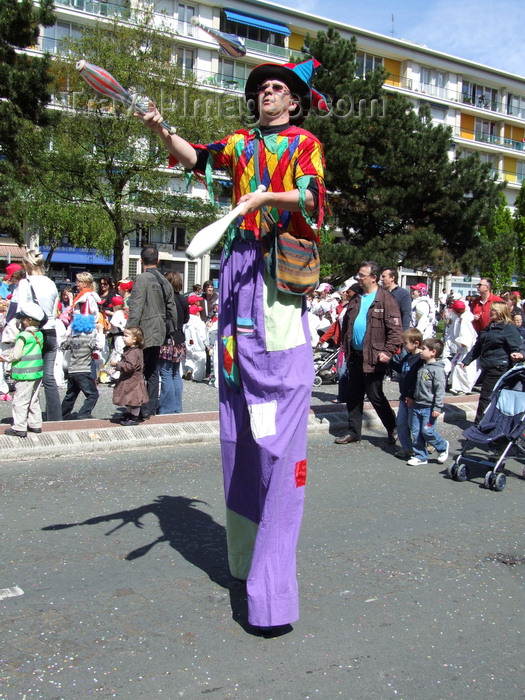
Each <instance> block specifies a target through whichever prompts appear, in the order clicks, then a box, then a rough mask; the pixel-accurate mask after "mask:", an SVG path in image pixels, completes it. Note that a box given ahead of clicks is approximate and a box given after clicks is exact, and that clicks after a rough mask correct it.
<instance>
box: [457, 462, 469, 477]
mask: <svg viewBox="0 0 525 700" xmlns="http://www.w3.org/2000/svg"><path fill="white" fill-rule="evenodd" d="M456 479H457V480H458V481H466V480H467V467H466V465H465V464H464V463H463V462H458V464H457V465H456Z"/></svg>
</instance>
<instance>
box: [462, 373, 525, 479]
mask: <svg viewBox="0 0 525 700" xmlns="http://www.w3.org/2000/svg"><path fill="white" fill-rule="evenodd" d="M524 433H525V365H516V366H515V367H512V368H511V369H509V370H508V372H506V373H505V374H504V375H503V376H502V377H501V378H500V379H499V381H498V383H497V384H496V386H495V387H494V391H493V392H492V396H491V399H490V404H489V405H488V406H487V409H486V411H485V413H484V414H483V417H482V419H481V421H480V422H479V424H478V425H473V426H471V427H470V428H467V429H466V430H465V431H464V432H463V436H464V437H465V438H467V441H466V443H465V446H464V447H463V449H462V450H461V452H460V454H459V455H458V456H457V457H456V459H455V460H454V461H453V462H452V464H451V465H450V466H449V467H448V475H449V476H450V478H451V479H454V480H455V481H466V480H467V478H468V473H467V465H466V463H467V462H468V461H471V462H478V463H479V464H481V465H485V466H488V467H490V471H488V472H487V473H486V475H485V481H484V486H485V488H487V489H492V490H494V491H503V489H504V488H505V485H506V482H507V478H506V476H505V474H504V473H503V465H504V462H505V459H506V458H507V456H508V454H509V452H510V450H511V448H512V447H513V446H514V445H515V446H516V448H517V450H518V453H525V448H524V447H523V446H522V444H521V443H522V442H523V441H525V434H524ZM472 445H477V446H478V447H481V448H484V449H485V450H490V451H492V453H493V457H492V459H481V458H479V457H470V458H469V457H467V456H466V453H467V451H468V450H469V449H470V448H471V447H472ZM498 454H499V456H498ZM524 474H525V473H524Z"/></svg>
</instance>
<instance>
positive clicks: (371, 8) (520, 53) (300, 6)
mask: <svg viewBox="0 0 525 700" xmlns="http://www.w3.org/2000/svg"><path fill="white" fill-rule="evenodd" d="M274 2H276V4H279V5H286V6H288V7H292V8H293V9H295V10H301V11H303V12H310V13H312V14H314V15H318V16H320V17H325V18H327V19H335V20H337V21H340V22H344V23H345V24H350V25H352V26H355V27H359V28H360V29H368V30H371V31H374V32H378V33H379V34H385V35H388V36H392V15H393V16H394V24H393V30H394V34H393V36H394V37H395V38H396V39H407V40H408V41H413V42H415V43H417V44H425V45H426V46H427V47H428V48H430V49H435V50H436V51H443V52H444V53H448V54H452V55H454V56H458V57H459V58H464V59H468V60H471V61H475V62H476V63H482V64H483V65H486V66H491V67H492V68H498V69H499V70H503V71H508V72H510V73H516V74H518V75H520V76H525V55H524V54H525V51H524V48H525V0H274Z"/></svg>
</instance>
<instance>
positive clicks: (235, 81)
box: [218, 56, 250, 89]
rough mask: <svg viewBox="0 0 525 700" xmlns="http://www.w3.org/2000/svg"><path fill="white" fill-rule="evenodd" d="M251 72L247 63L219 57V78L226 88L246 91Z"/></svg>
mask: <svg viewBox="0 0 525 700" xmlns="http://www.w3.org/2000/svg"><path fill="white" fill-rule="evenodd" d="M249 72H250V67H249V66H247V65H246V63H241V62H239V61H234V60H232V59H231V58H223V57H222V56H219V75H218V78H219V80H220V82H221V84H222V85H224V86H225V87H229V88H240V89H244V86H245V85H246V79H247V77H248V74H249Z"/></svg>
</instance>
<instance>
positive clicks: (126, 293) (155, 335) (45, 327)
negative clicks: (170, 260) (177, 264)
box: [0, 248, 218, 437]
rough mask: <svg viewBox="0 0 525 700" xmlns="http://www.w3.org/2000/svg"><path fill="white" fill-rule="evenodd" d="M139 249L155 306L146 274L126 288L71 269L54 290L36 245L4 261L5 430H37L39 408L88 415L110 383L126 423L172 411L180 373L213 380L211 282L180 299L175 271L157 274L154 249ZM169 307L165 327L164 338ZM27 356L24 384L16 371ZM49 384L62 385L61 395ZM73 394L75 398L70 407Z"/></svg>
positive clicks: (59, 414)
mask: <svg viewBox="0 0 525 700" xmlns="http://www.w3.org/2000/svg"><path fill="white" fill-rule="evenodd" d="M149 252H150V253H152V254H153V260H152V261H150V262H152V264H151V265H148V261H146V264H145V267H144V269H145V271H147V270H148V269H150V270H153V271H154V272H155V274H156V275H158V281H159V282H160V284H161V285H162V293H161V295H160V299H161V302H160V305H159V307H158V308H156V307H155V305H154V304H153V301H154V299H153V297H152V296H151V295H150V296H148V294H149V289H148V285H147V283H148V282H149V279H150V277H151V275H148V277H147V278H146V279H145V280H144V275H139V277H138V278H137V280H138V285H137V286H135V282H134V281H133V280H131V279H124V280H120V281H119V282H115V281H114V280H113V279H112V278H111V277H110V276H106V275H104V276H101V277H100V278H99V279H98V280H97V281H95V280H94V279H93V276H92V275H91V274H90V273H89V272H80V273H78V274H77V275H76V279H75V280H74V283H70V282H69V281H67V282H66V284H63V285H61V288H60V291H59V289H58V287H57V285H56V284H55V282H54V281H53V280H52V279H51V278H50V277H49V276H48V275H46V274H45V267H44V259H43V256H42V254H41V253H39V252H38V251H35V250H28V251H27V252H26V254H25V255H24V258H23V260H22V264H19V263H11V264H9V265H7V266H6V270H5V275H4V276H3V280H2V282H1V287H0V333H1V349H0V358H1V361H0V400H4V401H13V398H15V401H14V402H13V424H12V426H11V427H10V428H9V429H8V434H12V435H18V436H19V437H25V436H26V435H27V432H28V431H29V432H41V426H42V414H43V418H44V420H46V421H59V420H72V419H86V418H91V417H92V412H93V410H94V408H95V406H96V404H97V401H98V399H99V390H98V385H99V384H109V385H111V386H113V387H114V392H113V402H114V403H115V404H116V405H117V406H124V407H126V413H125V414H123V415H118V418H119V420H120V422H121V424H122V425H126V426H131V425H138V423H139V422H140V421H141V420H142V419H143V418H146V417H148V415H152V414H154V413H160V414H162V413H164V414H168V413H181V412H182V410H183V407H182V390H183V382H182V378H183V377H184V378H185V379H188V380H190V379H191V380H194V381H202V380H203V379H205V378H208V379H209V381H210V384H212V385H214V383H215V376H216V374H217V366H216V363H217V357H216V350H215V346H216V343H217V319H218V315H217V312H218V304H217V293H216V291H215V287H214V285H213V282H212V281H211V280H208V281H206V282H205V283H204V285H202V287H201V285H195V286H194V289H193V291H192V293H191V294H190V295H184V294H182V287H183V283H182V278H181V276H180V274H179V273H178V272H176V271H171V272H168V273H167V275H166V276H165V277H164V276H163V275H161V274H160V273H158V271H157V270H156V265H157V262H158V257H157V252H156V250H155V249H154V248H152V249H151V250H150V251H149ZM151 279H152V280H154V282H157V280H156V279H154V278H153V277H151ZM134 289H135V292H134V291H133V290H134ZM171 304H174V308H175V311H174V312H173V311H172V313H173V318H174V324H173V327H172V328H171V332H170V333H169V335H168V334H167V333H166V320H165V319H166V317H168V316H169V308H171V309H172V310H173V307H172V306H170V305H171ZM168 307H169V308H168ZM140 324H143V326H144V329H143V328H142V327H141V325H140ZM24 334H25V335H24ZM28 340H31V343H29V342H28ZM22 341H24V342H22ZM150 348H152V350H149V349H150ZM38 355H40V356H41V357H38ZM28 358H29V359H28ZM28 362H29V369H30V370H31V371H27V372H26V375H27V377H28V378H29V377H30V378H31V382H30V383H31V390H30V389H29V383H28V380H27V379H26V378H25V377H24V376H23V374H21V369H20V368H21V366H23V365H24V364H25V363H28ZM35 362H36V364H35ZM21 363H22V365H21ZM35 367H36V369H35ZM152 377H153V386H152ZM41 385H42V388H43V394H44V397H45V408H44V410H43V411H42V409H41V408H40V402H39V389H40V386H41ZM22 389H25V390H26V391H25V393H24V392H23V391H22ZM59 389H65V395H64V397H63V398H62V399H61V398H60V394H59ZM28 392H29V393H28ZM80 394H82V395H83V397H84V401H83V403H82V405H81V406H76V402H77V399H78V397H79V396H80ZM17 396H18V400H17V399H16V397H17ZM22 400H23V409H22V411H21V410H20V401H22ZM144 413H145V414H146V415H142V414H144Z"/></svg>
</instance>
